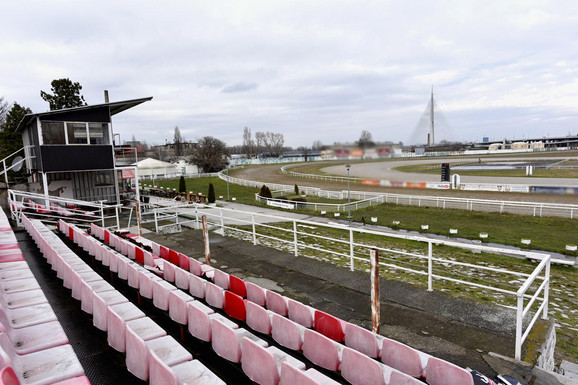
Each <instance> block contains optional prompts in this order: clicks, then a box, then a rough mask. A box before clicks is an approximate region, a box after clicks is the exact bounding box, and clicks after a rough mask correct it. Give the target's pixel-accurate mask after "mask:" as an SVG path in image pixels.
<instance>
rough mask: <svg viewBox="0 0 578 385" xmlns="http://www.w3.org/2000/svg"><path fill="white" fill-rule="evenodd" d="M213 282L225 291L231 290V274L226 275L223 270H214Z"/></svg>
mask: <svg viewBox="0 0 578 385" xmlns="http://www.w3.org/2000/svg"><path fill="white" fill-rule="evenodd" d="M213 274H214V275H213V282H214V283H215V285H217V286H219V287H222V288H223V289H225V290H228V289H229V274H227V273H225V272H224V271H222V270H219V269H214V270H213Z"/></svg>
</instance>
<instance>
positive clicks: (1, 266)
mask: <svg viewBox="0 0 578 385" xmlns="http://www.w3.org/2000/svg"><path fill="white" fill-rule="evenodd" d="M20 269H30V267H29V266H28V263H27V262H26V261H15V262H3V263H0V271H8V270H20Z"/></svg>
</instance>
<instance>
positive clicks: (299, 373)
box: [279, 362, 339, 385]
mask: <svg viewBox="0 0 578 385" xmlns="http://www.w3.org/2000/svg"><path fill="white" fill-rule="evenodd" d="M293 384H299V385H339V382H337V381H334V380H332V379H331V378H329V377H327V376H326V375H325V374H323V373H321V372H319V371H317V370H315V369H313V368H311V369H307V370H306V371H303V370H300V369H298V368H296V367H294V366H292V365H289V364H288V363H286V362H282V363H281V378H280V381H279V385H293Z"/></svg>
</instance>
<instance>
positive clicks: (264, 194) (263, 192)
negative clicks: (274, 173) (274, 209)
mask: <svg viewBox="0 0 578 385" xmlns="http://www.w3.org/2000/svg"><path fill="white" fill-rule="evenodd" d="M259 195H260V196H261V197H262V198H273V195H272V194H271V190H270V189H269V187H267V185H263V186H262V187H261V192H260V193H259Z"/></svg>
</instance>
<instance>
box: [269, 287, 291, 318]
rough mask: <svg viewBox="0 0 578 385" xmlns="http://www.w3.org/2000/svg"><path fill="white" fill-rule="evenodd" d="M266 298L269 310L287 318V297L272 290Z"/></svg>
mask: <svg viewBox="0 0 578 385" xmlns="http://www.w3.org/2000/svg"><path fill="white" fill-rule="evenodd" d="M265 296H266V297H267V309H269V310H271V311H273V312H275V313H277V314H279V315H282V316H284V317H285V316H287V299H286V298H285V297H283V296H282V295H281V294H278V293H275V292H274V291H271V290H267V291H266V292H265Z"/></svg>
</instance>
